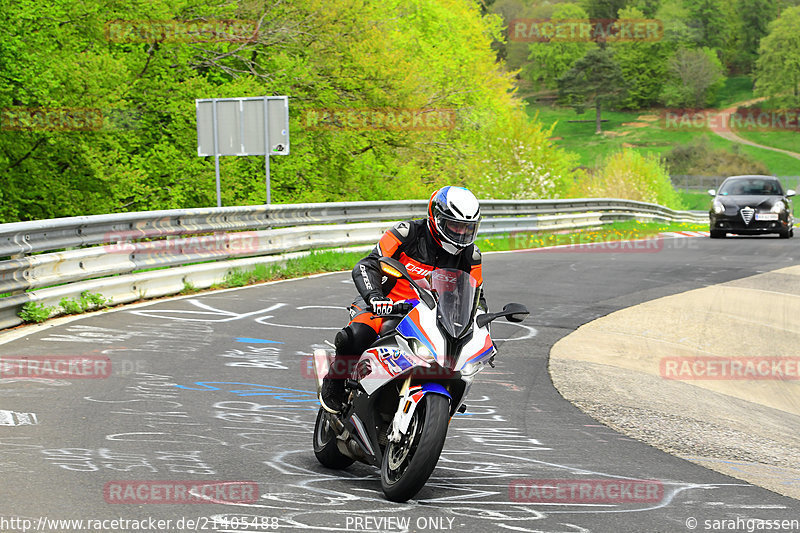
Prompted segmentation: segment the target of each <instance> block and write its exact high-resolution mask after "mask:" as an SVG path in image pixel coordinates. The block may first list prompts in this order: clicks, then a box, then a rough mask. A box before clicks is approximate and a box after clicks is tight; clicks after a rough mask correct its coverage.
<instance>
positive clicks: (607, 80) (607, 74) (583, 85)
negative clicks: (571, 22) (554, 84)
mask: <svg viewBox="0 0 800 533" xmlns="http://www.w3.org/2000/svg"><path fill="white" fill-rule="evenodd" d="M558 92H559V98H560V99H561V100H562V101H564V102H566V103H568V104H569V105H572V106H573V107H575V108H576V110H578V112H579V113H582V112H583V109H584V108H585V107H587V106H590V105H594V107H595V111H596V119H595V133H598V134H599V133H602V128H601V122H602V119H601V112H602V107H603V106H604V105H605V106H608V105H612V104H614V103H617V102H619V101H620V100H621V99H623V98H624V97H625V94H626V92H627V91H626V88H625V79H624V77H623V75H622V70H621V69H620V68H619V65H618V64H617V62H616V61H615V60H614V54H613V53H612V51H611V50H609V49H608V48H605V47H600V48H594V49H592V50H589V51H588V52H587V53H586V55H585V56H583V57H582V58H580V59H579V60H578V61H576V62H575V64H574V65H573V66H572V68H571V69H570V70H569V71H567V73H566V74H564V76H562V77H561V78H560V79H559V80H558Z"/></svg>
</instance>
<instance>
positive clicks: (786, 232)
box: [778, 229, 794, 239]
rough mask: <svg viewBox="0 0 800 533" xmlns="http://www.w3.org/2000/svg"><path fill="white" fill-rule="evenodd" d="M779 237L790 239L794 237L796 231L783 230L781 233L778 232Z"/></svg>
mask: <svg viewBox="0 0 800 533" xmlns="http://www.w3.org/2000/svg"><path fill="white" fill-rule="evenodd" d="M778 235H780V236H781V239H788V238H789V237H794V229H788V230H781V231H780V232H778Z"/></svg>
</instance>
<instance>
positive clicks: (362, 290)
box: [353, 219, 486, 308]
mask: <svg viewBox="0 0 800 533" xmlns="http://www.w3.org/2000/svg"><path fill="white" fill-rule="evenodd" d="M427 223H428V221H427V220H426V219H423V220H410V221H407V222H398V223H397V224H396V225H395V226H394V227H393V228H392V229H390V230H388V231H387V232H386V233H384V234H383V237H381V240H380V241H379V242H378V244H377V245H376V246H375V249H374V250H372V252H370V254H369V255H368V256H366V257H365V258H364V259H362V260H361V261H359V262H358V263H356V266H355V268H354V269H353V281H354V282H355V284H356V288H357V289H358V292H359V294H360V295H361V297H362V298H364V301H365V302H369V301H370V300H371V299H372V298H380V297H383V296H387V297H389V298H391V299H392V300H393V301H398V300H407V299H411V298H416V297H417V296H416V293H415V292H414V289H412V288H411V285H410V284H409V283H408V281H407V280H405V279H396V278H392V277H390V276H387V275H385V274H384V273H383V272H382V271H381V267H380V263H379V262H378V258H379V257H381V256H384V257H391V258H393V259H397V260H398V261H400V262H401V263H402V264H403V265H405V267H406V270H407V271H408V273H409V274H410V275H411V277H412V278H413V279H414V280H418V279H422V278H424V277H425V276H427V275H428V274H430V273H431V271H433V270H434V269H436V268H457V269H460V270H464V271H465V272H469V273H470V274H471V275H472V277H474V278H475V279H476V280H477V281H478V283H479V284H482V283H483V274H482V272H481V251H480V250H479V249H478V247H477V246H475V245H474V244H472V245H470V246H467V247H466V248H465V249H464V250H463V251H462V252H461V253H460V254H458V255H451V254H449V253H447V252H446V251H444V250H443V249H442V248H441V247H440V246H439V245H438V244H436V242H435V241H434V240H433V236H432V235H431V233H430V231H428V227H427ZM481 292H482V293H483V291H481ZM481 305H482V307H484V308H486V300H485V299H484V297H483V294H481Z"/></svg>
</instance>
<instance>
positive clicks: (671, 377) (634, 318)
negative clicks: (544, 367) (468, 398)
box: [549, 266, 800, 499]
mask: <svg viewBox="0 0 800 533" xmlns="http://www.w3.org/2000/svg"><path fill="white" fill-rule="evenodd" d="M799 317H800V266H792V267H788V268H782V269H779V270H775V271H772V272H767V273H764V274H758V275H755V276H751V277H747V278H743V279H739V280H734V281H731V282H727V283H723V284H719V285H712V286H708V287H704V288H700V289H695V290H691V291H688V292H685V293H682V294H676V295H672V296H667V297H664V298H659V299H656V300H652V301H648V302H645V303H642V304H639V305H636V306H633V307H630V308H626V309H622V310H620V311H616V312H614V313H611V314H609V315H607V316H605V317H602V318H599V319H597V320H594V321H592V322H589V323H587V324H585V325H583V326H582V327H580V328H578V329H577V330H576V331H575V332H573V333H572V334H570V335H568V336H566V337H564V338H562V339H561V340H560V341H559V342H557V343H556V344H555V345H554V346H553V348H552V351H551V353H550V364H549V370H550V374H551V376H552V379H553V383H554V385H555V386H556V388H557V389H558V391H559V392H560V393H561V394H562V395H563V396H564V398H566V399H567V400H569V401H570V402H572V403H573V404H575V405H576V406H577V407H579V408H581V409H582V410H583V411H585V412H586V413H587V414H589V415H591V416H592V417H593V418H595V419H597V420H599V421H600V422H603V423H604V424H606V425H608V426H610V427H612V428H613V429H615V430H617V431H620V432H622V433H624V434H626V435H628V436H630V437H633V438H636V439H638V440H641V441H644V442H646V443H648V444H650V445H652V446H654V447H656V448H659V449H661V450H664V451H667V452H669V453H672V454H675V455H677V456H679V457H682V458H685V459H687V460H690V461H692V462H695V463H697V464H700V465H702V466H705V467H707V468H710V469H713V470H716V471H718V472H721V473H723V474H727V475H730V476H732V477H735V478H738V479H742V480H744V481H747V482H750V483H753V484H755V485H758V486H761V487H764V488H767V489H770V490H773V491H775V492H778V493H780V494H783V495H785V496H789V497H792V498H797V499H800V442H798V434H799V433H800V380H798V367H797V365H798V361H799V360H800V321H799V320H798V318H799ZM712 358H713V359H712ZM697 362H699V366H697ZM737 363H739V364H738V365H737ZM698 378H704V379H698Z"/></svg>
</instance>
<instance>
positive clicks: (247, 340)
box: [236, 337, 283, 344]
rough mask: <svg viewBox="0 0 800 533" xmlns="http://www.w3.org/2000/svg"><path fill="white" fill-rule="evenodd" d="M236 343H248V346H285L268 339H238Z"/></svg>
mask: <svg viewBox="0 0 800 533" xmlns="http://www.w3.org/2000/svg"><path fill="white" fill-rule="evenodd" d="M236 342H246V343H248V344H283V343H282V342H280V341H270V340H267V339H251V338H250V337H238V338H237V339H236Z"/></svg>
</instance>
